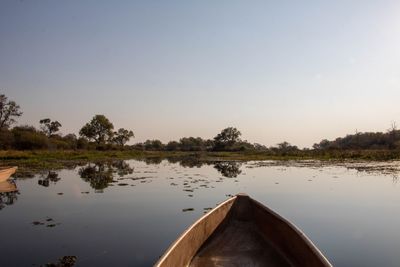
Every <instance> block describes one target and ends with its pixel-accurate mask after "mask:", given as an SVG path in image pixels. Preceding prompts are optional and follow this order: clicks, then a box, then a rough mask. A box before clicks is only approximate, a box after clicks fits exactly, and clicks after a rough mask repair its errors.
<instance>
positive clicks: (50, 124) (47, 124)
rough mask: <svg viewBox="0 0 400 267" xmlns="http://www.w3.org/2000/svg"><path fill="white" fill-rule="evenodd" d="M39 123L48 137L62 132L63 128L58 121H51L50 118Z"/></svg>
mask: <svg viewBox="0 0 400 267" xmlns="http://www.w3.org/2000/svg"><path fill="white" fill-rule="evenodd" d="M39 123H40V124H41V129H42V131H43V132H44V133H45V134H46V135H47V136H48V137H50V136H52V135H53V134H54V133H56V132H58V131H59V130H60V127H61V126H62V125H61V123H59V122H58V121H51V120H50V119H49V118H46V119H42V120H40V121H39Z"/></svg>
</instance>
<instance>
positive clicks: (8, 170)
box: [0, 166, 18, 182]
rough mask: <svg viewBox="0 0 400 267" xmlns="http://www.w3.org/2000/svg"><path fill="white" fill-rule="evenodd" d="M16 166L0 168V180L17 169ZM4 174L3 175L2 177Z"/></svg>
mask: <svg viewBox="0 0 400 267" xmlns="http://www.w3.org/2000/svg"><path fill="white" fill-rule="evenodd" d="M17 169H18V167H17V166H4V167H3V168H2V169H0V181H2V182H3V181H7V180H8V179H9V178H10V176H11V175H13V174H14V173H15V172H16V171H17ZM2 175H4V177H2Z"/></svg>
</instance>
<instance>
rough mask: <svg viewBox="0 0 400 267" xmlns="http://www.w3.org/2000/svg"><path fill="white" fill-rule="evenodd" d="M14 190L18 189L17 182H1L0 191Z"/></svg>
mask: <svg viewBox="0 0 400 267" xmlns="http://www.w3.org/2000/svg"><path fill="white" fill-rule="evenodd" d="M14 191H17V186H16V185H15V183H13V182H9V181H4V182H0V193H9V192H14Z"/></svg>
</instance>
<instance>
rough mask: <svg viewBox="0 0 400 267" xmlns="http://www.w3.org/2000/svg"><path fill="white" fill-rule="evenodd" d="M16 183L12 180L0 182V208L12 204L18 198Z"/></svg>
mask: <svg viewBox="0 0 400 267" xmlns="http://www.w3.org/2000/svg"><path fill="white" fill-rule="evenodd" d="M18 194H19V193H18V189H17V185H16V184H15V182H13V181H4V182H1V183H0V210H2V209H3V208H5V207H6V206H9V205H12V204H14V203H15V202H16V201H17V199H18Z"/></svg>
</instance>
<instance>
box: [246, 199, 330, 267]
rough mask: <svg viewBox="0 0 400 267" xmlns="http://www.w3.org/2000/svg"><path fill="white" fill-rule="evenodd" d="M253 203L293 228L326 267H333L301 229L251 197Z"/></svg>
mask: <svg viewBox="0 0 400 267" xmlns="http://www.w3.org/2000/svg"><path fill="white" fill-rule="evenodd" d="M242 196H247V197H249V196H248V195H246V194H244V195H242ZM249 199H250V200H251V201H253V202H254V203H255V204H256V205H258V206H259V207H261V208H263V209H265V210H266V211H268V212H269V213H270V214H271V215H273V216H274V217H275V218H277V219H279V220H281V221H282V222H283V223H285V224H286V225H288V226H289V227H290V228H292V229H293V230H294V231H295V233H296V234H298V235H299V237H300V238H301V239H302V240H303V241H305V243H306V244H307V245H308V247H309V248H310V249H311V250H312V252H314V253H315V255H316V256H317V257H318V258H319V259H320V260H321V261H322V262H323V263H324V264H325V265H326V266H330V267H332V264H331V263H330V262H329V260H328V259H327V258H326V257H325V255H324V254H323V253H322V252H321V250H320V249H319V248H318V247H317V246H316V245H315V244H314V243H313V242H312V241H311V239H310V238H309V237H308V236H307V235H306V234H305V233H304V232H303V231H302V230H301V229H300V228H299V227H297V226H296V225H295V224H294V223H292V222H290V221H289V220H288V219H286V218H285V217H283V216H282V215H280V214H278V213H277V212H276V211H274V210H272V209H271V208H268V207H267V206H265V205H264V204H262V203H260V202H258V201H257V200H255V199H253V198H251V197H249Z"/></svg>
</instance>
